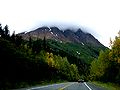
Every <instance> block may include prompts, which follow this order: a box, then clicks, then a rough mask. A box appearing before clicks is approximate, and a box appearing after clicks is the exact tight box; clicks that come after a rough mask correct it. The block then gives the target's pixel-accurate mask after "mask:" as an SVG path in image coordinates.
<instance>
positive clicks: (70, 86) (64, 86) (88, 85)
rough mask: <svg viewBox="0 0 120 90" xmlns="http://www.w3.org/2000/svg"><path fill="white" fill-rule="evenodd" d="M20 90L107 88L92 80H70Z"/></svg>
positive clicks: (99, 89) (102, 89) (94, 89)
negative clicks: (81, 81) (80, 81)
mask: <svg viewBox="0 0 120 90" xmlns="http://www.w3.org/2000/svg"><path fill="white" fill-rule="evenodd" d="M19 90H106V89H104V88H103V87H98V86H96V85H94V84H92V83H90V82H83V83H78V82H68V83H61V84H52V85H46V86H40V87H39V86H38V87H31V88H28V89H19Z"/></svg>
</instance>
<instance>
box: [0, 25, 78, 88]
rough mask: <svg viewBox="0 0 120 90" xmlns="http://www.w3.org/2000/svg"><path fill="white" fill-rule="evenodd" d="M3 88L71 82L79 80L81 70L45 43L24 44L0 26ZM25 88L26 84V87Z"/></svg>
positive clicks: (31, 41)
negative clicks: (62, 81)
mask: <svg viewBox="0 0 120 90" xmlns="http://www.w3.org/2000/svg"><path fill="white" fill-rule="evenodd" d="M0 72H1V75H0V89H1V90H4V89H8V88H16V87H17V86H18V87H20V86H22V85H23V84H24V83H25V82H27V83H28V84H29V85H30V84H32V83H33V82H43V81H51V80H52V81H57V80H68V81H76V80H78V79H79V78H80V76H79V73H78V68H77V66H76V65H75V64H71V63H69V61H68V59H67V57H61V56H60V55H56V54H53V53H52V52H51V49H50V48H49V47H48V46H46V40H45V38H44V40H36V41H33V40H32V39H31V38H29V41H25V40H23V39H22V37H21V36H19V35H16V34H15V32H13V34H12V35H10V32H9V29H8V26H7V25H6V26H5V27H4V28H2V25H1V24H0ZM23 86H24V85H23Z"/></svg>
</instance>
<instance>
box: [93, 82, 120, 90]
mask: <svg viewBox="0 0 120 90" xmlns="http://www.w3.org/2000/svg"><path fill="white" fill-rule="evenodd" d="M92 83H93V84H95V85H98V86H101V87H103V88H106V90H120V85H117V84H114V83H103V82H98V81H94V82H92Z"/></svg>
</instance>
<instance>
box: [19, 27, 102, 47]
mask: <svg viewBox="0 0 120 90" xmlns="http://www.w3.org/2000/svg"><path fill="white" fill-rule="evenodd" d="M19 35H21V36H22V37H23V39H25V40H28V39H29V37H31V38H33V39H35V40H36V39H44V37H45V38H46V39H53V40H56V41H60V42H72V43H83V44H91V45H93V46H98V47H100V46H104V45H103V44H101V43H100V42H99V41H98V40H97V39H96V38H95V37H94V36H93V35H92V34H90V33H87V32H84V31H83V30H81V29H80V28H79V29H77V30H76V31H73V30H72V29H66V30H61V29H59V28H58V27H55V26H54V27H47V26H43V27H40V28H37V29H35V30H32V31H30V32H27V33H25V32H23V33H19Z"/></svg>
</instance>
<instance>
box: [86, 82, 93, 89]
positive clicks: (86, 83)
mask: <svg viewBox="0 0 120 90" xmlns="http://www.w3.org/2000/svg"><path fill="white" fill-rule="evenodd" d="M84 84H85V86H86V87H87V88H88V89H89V90H92V89H91V88H90V87H89V86H88V85H87V83H86V82H84Z"/></svg>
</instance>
